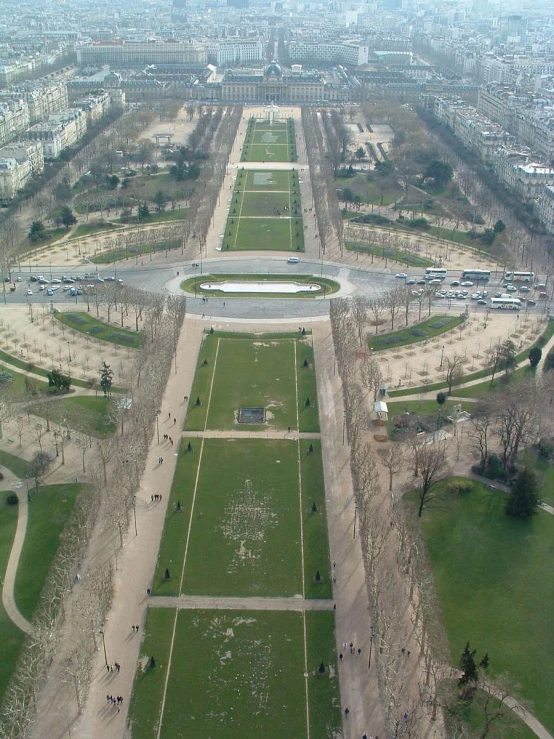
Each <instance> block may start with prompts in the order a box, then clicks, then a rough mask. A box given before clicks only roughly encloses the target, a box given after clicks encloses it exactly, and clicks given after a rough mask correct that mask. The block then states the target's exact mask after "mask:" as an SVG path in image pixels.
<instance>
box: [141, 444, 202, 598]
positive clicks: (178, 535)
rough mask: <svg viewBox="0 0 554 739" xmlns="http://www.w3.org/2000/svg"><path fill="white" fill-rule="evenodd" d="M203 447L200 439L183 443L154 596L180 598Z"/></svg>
mask: <svg viewBox="0 0 554 739" xmlns="http://www.w3.org/2000/svg"><path fill="white" fill-rule="evenodd" d="M189 444H190V449H189ZM201 446H202V442H201V440H200V439H197V438H195V437H186V438H185V439H182V440H181V442H180V448H179V456H178V459H177V466H176V467H175V474H174V475H173V482H172V484H171V491H170V493H169V503H168V506H167V512H166V515H165V523H164V530H163V534H162V540H161V542H160V549H159V552H158V562H157V566H156V572H155V575H154V581H153V583H152V593H153V594H154V595H173V596H174V595H179V581H180V578H181V572H182V569H183V559H184V556H185V547H186V543H187V535H188V530H189V526H190V511H191V507H192V500H193V495H194V487H195V485H196V476H197V473H198V464H199V461H200V450H201ZM166 569H168V570H169V571H170V573H171V574H172V577H171V578H170V579H169V580H167V579H165V578H164V573H165V571H166Z"/></svg>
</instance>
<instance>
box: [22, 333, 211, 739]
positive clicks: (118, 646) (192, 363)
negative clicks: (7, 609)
mask: <svg viewBox="0 0 554 739" xmlns="http://www.w3.org/2000/svg"><path fill="white" fill-rule="evenodd" d="M204 328H205V326H204V324H203V323H201V322H197V321H194V320H188V319H187V320H186V321H185V323H184V326H183V330H182V332H181V336H180V338H179V345H178V350H177V368H178V373H177V374H175V373H174V371H173V370H172V373H171V375H170V377H169V381H168V384H167V387H166V391H165V394H164V397H163V400H162V403H161V411H162V413H161V416H160V432H162V433H165V431H166V428H167V430H169V431H170V430H171V429H172V428H173V418H174V417H175V418H177V424H178V425H179V428H182V426H183V423H184V418H185V413H186V406H185V403H184V401H183V396H184V395H185V394H190V388H191V385H192V380H193V376H194V371H195V368H196V358H197V354H198V350H199V347H200V342H201V338H202V333H203V330H204ZM170 415H171V418H169V416H170ZM176 456H177V449H175V452H174V455H173V456H172V457H169V456H168V457H166V459H165V462H164V464H163V465H161V466H160V465H158V462H157V460H158V457H159V447H158V445H157V443H156V431H155V429H154V435H153V443H152V445H151V448H150V453H149V456H148V459H147V463H146V471H145V473H144V475H143V478H142V481H141V486H140V489H139V491H138V494H137V506H136V516H137V530H138V536H135V533H134V528H133V525H132V524H131V526H130V527H129V531H128V534H127V541H126V543H125V546H124V548H123V550H122V551H120V553H119V555H118V558H117V559H118V563H117V571H116V573H115V581H114V595H113V600H112V607H111V610H110V611H109V612H108V615H107V617H106V623H105V644H106V654H107V658H108V662H109V663H110V664H113V663H114V662H118V663H120V664H121V666H122V669H121V673H108V674H106V667H105V663H104V654H103V650H102V649H100V650H99V652H98V655H97V659H96V662H95V664H94V666H93V668H92V673H91V674H92V680H91V686H90V691H89V695H88V698H87V701H86V705H85V710H84V713H83V715H82V716H79V717H77V718H76V719H75V710H76V707H75V703H74V701H73V703H72V704H69V703H68V702H67V701H66V700H65V698H64V696H61V695H59V693H57V692H55V691H56V686H54V685H51V686H50V688H51V690H52V699H51V700H48V696H47V695H45V696H43V700H42V701H41V704H40V705H39V713H38V719H37V724H36V727H35V730H34V732H33V736H34V737H36V738H39V737H40V739H52V737H58V736H59V737H61V736H65V733H66V732H67V731H68V727H71V736H72V737H73V738H74V739H98V737H102V739H121V737H122V736H124V735H125V733H126V720H127V710H128V705H129V698H130V695H131V690H132V686H133V678H134V675H135V669H136V665H137V661H138V656H139V649H140V643H141V639H142V633H143V627H144V621H145V615H146V608H147V605H148V598H147V595H146V590H147V588H149V587H150V584H151V580H152V577H153V574H154V568H155V566H156V559H157V553H158V548H159V544H160V539H161V534H162V529H163V525H164V521H165V511H166V506H167V503H168V500H169V491H170V488H171V483H172V480H173V474H174V471H175V464H176ZM153 493H162V500H163V502H162V503H161V504H159V505H156V506H154V507H152V506H151V505H150V503H149V502H150V496H151V495H152V494H153ZM132 624H139V625H140V632H139V634H138V635H136V634H134V633H133V632H132V631H131V625H132ZM67 638H70V636H68V637H67ZM51 682H52V680H49V683H51ZM106 682H108V685H109V690H108V692H112V693H117V694H118V695H122V696H123V697H124V702H123V708H122V710H121V713H119V714H112V713H111V712H109V713H107V712H106V711H105V710H104V709H105V705H106V687H107V686H106ZM68 687H69V688H71V686H68ZM57 689H58V691H59V689H60V686H59V685H58V686H57ZM64 703H65V706H64V705H63V704H64ZM45 704H46V705H45ZM65 707H67V711H65ZM41 709H42V710H41Z"/></svg>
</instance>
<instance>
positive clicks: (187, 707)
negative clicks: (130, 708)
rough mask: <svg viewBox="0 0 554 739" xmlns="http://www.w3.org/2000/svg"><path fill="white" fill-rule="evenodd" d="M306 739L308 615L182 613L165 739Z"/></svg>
mask: <svg viewBox="0 0 554 739" xmlns="http://www.w3.org/2000/svg"><path fill="white" fill-rule="evenodd" d="M285 728H286V730H285V734H286V736H288V737H294V739H302V738H303V737H306V735H307V727H306V698H305V679H304V636H303V626H302V614H300V613H293V612H273V613H272V612H266V611H263V612H262V611H242V612H240V613H237V612H236V611H193V612H192V611H180V612H179V616H178V619H177V630H176V635H175V645H174V649H173V659H172V663H171V673H170V678H169V683H168V687H167V696H166V702H165V711H164V715H163V719H162V731H161V737H162V739H174V737H177V736H183V737H198V739H200V738H201V737H202V738H207V737H210V739H257V738H258V737H264V738H265V739H282V737H283V736H284V733H283V731H284V729H285Z"/></svg>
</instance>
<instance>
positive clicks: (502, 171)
mask: <svg viewBox="0 0 554 739" xmlns="http://www.w3.org/2000/svg"><path fill="white" fill-rule="evenodd" d="M492 164H493V169H494V172H495V174H496V176H497V177H498V179H499V180H500V181H501V182H503V183H504V184H505V185H506V186H507V187H509V188H510V189H511V190H513V191H514V192H515V193H517V194H518V195H519V196H520V197H521V198H522V199H523V200H526V201H530V200H534V199H536V198H538V197H539V196H540V195H541V194H542V193H543V191H544V187H545V185H554V169H552V168H551V167H546V166H545V165H544V164H540V163H538V162H533V161H532V160H531V161H530V160H529V157H528V156H525V155H524V154H522V153H521V152H517V151H513V150H509V149H500V150H499V151H498V152H497V153H496V155H495V156H494V158H493V160H492Z"/></svg>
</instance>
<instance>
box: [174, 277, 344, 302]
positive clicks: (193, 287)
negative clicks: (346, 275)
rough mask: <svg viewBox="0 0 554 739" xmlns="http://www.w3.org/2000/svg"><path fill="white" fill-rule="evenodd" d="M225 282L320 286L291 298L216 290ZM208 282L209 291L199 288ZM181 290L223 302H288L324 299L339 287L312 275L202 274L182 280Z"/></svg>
mask: <svg viewBox="0 0 554 739" xmlns="http://www.w3.org/2000/svg"><path fill="white" fill-rule="evenodd" d="M227 280H239V281H240V282H268V281H269V282H291V281H292V282H296V283H300V284H308V285H312V284H315V285H320V287H321V290H318V291H317V292H307V291H302V292H298V293H294V295H293V296H291V294H290V293H263V292H260V293H253V292H248V293H238V292H237V293H227V292H224V291H223V290H219V289H217V286H218V284H220V283H222V282H225V281H227ZM207 282H209V283H210V285H211V286H212V287H210V288H209V289H208V288H206V287H204V288H201V285H203V284H205V283H207ZM181 290H184V291H185V292H188V293H191V294H194V295H197V294H200V295H206V296H207V297H212V296H214V297H217V298H221V299H223V300H232V299H233V298H243V297H250V298H252V297H263V298H264V299H265V300H273V299H275V300H278V299H288V300H290V299H291V297H294V298H321V297H326V296H329V295H332V293H335V292H338V291H339V290H340V285H339V283H338V282H335V281H334V280H330V279H329V278H327V277H314V276H313V275H297V274H294V273H293V274H291V275H286V274H285V275H283V274H278V275H269V274H263V275H255V274H248V275H244V274H242V275H222V274H215V275H210V274H204V275H202V276H197V277H189V278H188V279H187V280H183V282H182V283H181Z"/></svg>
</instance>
